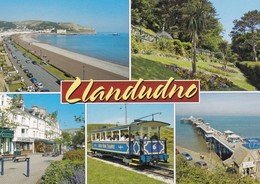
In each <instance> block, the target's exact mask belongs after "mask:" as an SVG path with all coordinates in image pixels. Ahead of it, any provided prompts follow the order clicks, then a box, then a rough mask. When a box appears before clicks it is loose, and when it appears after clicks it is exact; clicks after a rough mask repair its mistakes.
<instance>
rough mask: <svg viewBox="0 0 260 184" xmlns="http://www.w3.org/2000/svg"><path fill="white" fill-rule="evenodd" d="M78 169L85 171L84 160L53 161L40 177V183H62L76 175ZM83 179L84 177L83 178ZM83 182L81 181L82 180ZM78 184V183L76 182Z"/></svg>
mask: <svg viewBox="0 0 260 184" xmlns="http://www.w3.org/2000/svg"><path fill="white" fill-rule="evenodd" d="M79 170H84V171H85V161H71V160H64V161H53V162H51V164H50V166H49V167H48V168H47V170H46V172H45V175H44V176H43V177H42V182H41V183H42V184H56V183H64V182H66V181H68V180H69V179H70V178H71V177H76V175H77V172H78V171H79ZM84 180H85V179H84ZM82 183H83V182H82ZM78 184H80V183H78Z"/></svg>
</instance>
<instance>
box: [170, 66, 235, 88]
mask: <svg viewBox="0 0 260 184" xmlns="http://www.w3.org/2000/svg"><path fill="white" fill-rule="evenodd" d="M165 67H167V68H170V69H172V70H173V72H175V73H176V74H178V75H179V76H180V77H182V78H183V79H194V80H196V79H197V80H200V88H201V89H202V90H216V89H219V88H230V87H233V86H234V84H233V82H231V81H230V80H228V79H227V78H224V77H220V76H218V75H216V74H212V73H204V72H196V73H195V74H194V77H193V78H192V77H191V74H192V72H191V70H189V69H185V68H181V67H178V66H176V65H165Z"/></svg>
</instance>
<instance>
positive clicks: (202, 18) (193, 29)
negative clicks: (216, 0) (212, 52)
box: [184, 0, 207, 75]
mask: <svg viewBox="0 0 260 184" xmlns="http://www.w3.org/2000/svg"><path fill="white" fill-rule="evenodd" d="M206 3H207V0H196V1H189V2H188V3H187V4H186V7H185V8H184V12H185V20H186V24H187V30H188V32H189V35H190V38H191V43H192V48H193V56H192V75H194V73H196V49H197V43H198V39H199V35H200V34H201V33H202V31H203V29H204V27H205V26H204V25H205V22H206V18H207V9H206Z"/></svg>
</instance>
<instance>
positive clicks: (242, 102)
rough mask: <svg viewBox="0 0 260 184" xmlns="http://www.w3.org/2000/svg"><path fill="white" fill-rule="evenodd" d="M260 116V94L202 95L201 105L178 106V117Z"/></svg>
mask: <svg viewBox="0 0 260 184" xmlns="http://www.w3.org/2000/svg"><path fill="white" fill-rule="evenodd" d="M203 115H216V116H218V115H220V116H260V93H242V92H240V93H206V94H205V93H201V94H200V104H177V105H176V116H185V117H189V116H203Z"/></svg>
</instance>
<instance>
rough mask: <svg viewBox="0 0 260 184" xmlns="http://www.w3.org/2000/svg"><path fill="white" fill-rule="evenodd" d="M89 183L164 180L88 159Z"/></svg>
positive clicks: (153, 183) (153, 182)
mask: <svg viewBox="0 0 260 184" xmlns="http://www.w3.org/2000/svg"><path fill="white" fill-rule="evenodd" d="M87 165H88V169H87V176H88V177H87V178H88V181H87V183H88V184H97V183H113V184H126V183H127V184H136V183H144V184H146V183H147V184H148V183H149V184H163V183H164V182H161V181H158V180H155V179H152V178H149V177H147V176H145V175H143V174H138V173H136V172H132V171H129V170H126V169H122V168H120V167H116V166H113V165H111V164H107V163H104V162H102V161H98V160H94V159H92V158H88V159H87Z"/></svg>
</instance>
